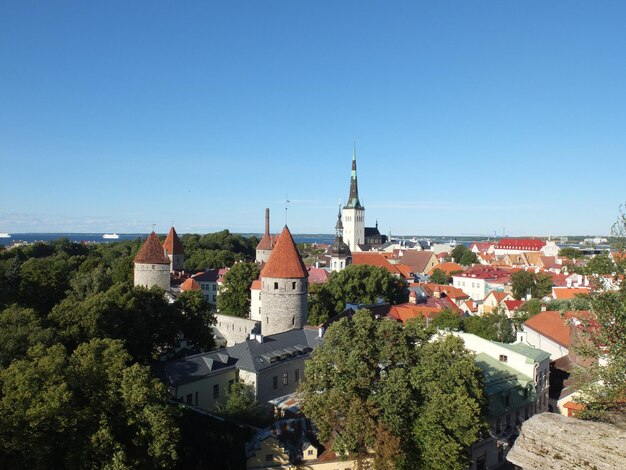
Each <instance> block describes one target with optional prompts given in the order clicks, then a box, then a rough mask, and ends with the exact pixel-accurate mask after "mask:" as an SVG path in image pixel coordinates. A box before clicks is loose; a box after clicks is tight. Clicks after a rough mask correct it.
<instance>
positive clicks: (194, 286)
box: [180, 277, 202, 292]
mask: <svg viewBox="0 0 626 470" xmlns="http://www.w3.org/2000/svg"><path fill="white" fill-rule="evenodd" d="M180 290H182V291H183V292H186V291H192V290H202V289H201V288H200V284H198V282H197V281H196V280H195V279H194V278H192V277H190V278H189V279H187V280H185V282H183V283H182V284H181V286H180Z"/></svg>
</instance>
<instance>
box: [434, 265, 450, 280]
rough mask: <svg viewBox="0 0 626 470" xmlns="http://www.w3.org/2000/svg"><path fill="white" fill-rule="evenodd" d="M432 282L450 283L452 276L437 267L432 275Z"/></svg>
mask: <svg viewBox="0 0 626 470" xmlns="http://www.w3.org/2000/svg"><path fill="white" fill-rule="evenodd" d="M430 282H434V283H435V284H449V283H450V277H449V276H448V275H447V274H446V273H445V272H444V271H443V270H441V269H439V268H435V269H434V270H433V272H432V274H431V275H430Z"/></svg>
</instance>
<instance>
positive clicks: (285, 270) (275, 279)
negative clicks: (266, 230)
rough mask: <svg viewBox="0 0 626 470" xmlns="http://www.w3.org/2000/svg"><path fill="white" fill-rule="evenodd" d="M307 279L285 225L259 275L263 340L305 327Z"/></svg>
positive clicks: (305, 271) (306, 273) (303, 266)
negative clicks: (269, 336)
mask: <svg viewBox="0 0 626 470" xmlns="http://www.w3.org/2000/svg"><path fill="white" fill-rule="evenodd" d="M308 277H309V273H308V271H307V269H306V266H305V265H304V263H303V262H302V258H301V257H300V253H298V248H296V244H295V243H294V241H293V238H292V237H291V232H290V231H289V228H288V227H287V226H286V225H285V228H284V229H283V231H282V233H281V234H280V236H279V237H278V241H277V242H276V245H275V246H274V249H273V250H272V253H271V255H270V257H269V259H268V260H267V263H266V264H265V266H264V267H263V270H262V271H261V304H262V305H263V309H262V311H261V322H262V323H261V333H262V334H263V336H267V335H273V334H276V333H282V332H283V331H287V330H291V329H295V328H303V327H304V326H305V325H306V320H307V313H308V308H307V294H308V287H309V286H308Z"/></svg>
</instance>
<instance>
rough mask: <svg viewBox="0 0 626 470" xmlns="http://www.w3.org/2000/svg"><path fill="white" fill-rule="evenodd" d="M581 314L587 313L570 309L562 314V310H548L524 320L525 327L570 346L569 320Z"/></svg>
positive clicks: (562, 344)
mask: <svg viewBox="0 0 626 470" xmlns="http://www.w3.org/2000/svg"><path fill="white" fill-rule="evenodd" d="M581 314H582V315H584V314H585V313H584V312H575V311H569V312H565V313H564V314H563V315H561V312H558V311H555V310H547V311H545V312H540V313H538V314H537V315H535V316H534V317H532V318H529V319H528V320H526V321H525V322H524V327H525V328H530V329H531V330H534V331H536V332H537V333H539V334H541V335H543V336H545V337H546V338H548V339H551V340H552V341H554V342H556V343H558V344H560V345H561V346H565V347H568V348H569V346H570V343H571V338H570V326H569V325H568V324H567V320H571V319H573V318H576V317H578V316H580V315H581Z"/></svg>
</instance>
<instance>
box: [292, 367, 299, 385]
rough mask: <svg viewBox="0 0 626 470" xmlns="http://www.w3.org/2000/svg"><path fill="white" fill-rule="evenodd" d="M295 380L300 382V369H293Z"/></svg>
mask: <svg viewBox="0 0 626 470" xmlns="http://www.w3.org/2000/svg"><path fill="white" fill-rule="evenodd" d="M293 381H294V382H300V369H296V370H294V371H293Z"/></svg>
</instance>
